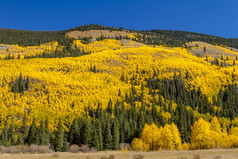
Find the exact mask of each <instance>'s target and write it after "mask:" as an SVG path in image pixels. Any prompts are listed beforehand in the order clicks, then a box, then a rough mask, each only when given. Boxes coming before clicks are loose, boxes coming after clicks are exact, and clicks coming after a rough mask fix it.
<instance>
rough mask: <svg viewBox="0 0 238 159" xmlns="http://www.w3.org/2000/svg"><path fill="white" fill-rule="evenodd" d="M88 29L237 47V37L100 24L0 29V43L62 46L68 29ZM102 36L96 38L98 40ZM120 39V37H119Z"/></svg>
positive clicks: (159, 41)
mask: <svg viewBox="0 0 238 159" xmlns="http://www.w3.org/2000/svg"><path fill="white" fill-rule="evenodd" d="M74 30H78V31H88V30H110V31H127V32H134V33H139V34H138V36H137V39H133V40H135V41H138V42H142V43H145V44H149V45H164V46H169V47H187V46H186V45H185V44H186V43H187V42H191V41H203V42H207V43H210V44H214V45H216V44H217V45H226V46H229V47H234V48H238V39H232V38H222V37H217V36H211V35H206V34H199V33H193V32H186V31H172V30H149V31H135V30H128V29H127V30H126V29H124V28H122V27H120V28H115V27H106V26H102V25H93V24H92V25H82V26H79V27H75V28H71V29H69V30H63V31H26V30H13V29H0V43H1V44H18V45H21V46H35V45H36V46H37V45H40V44H44V43H48V42H52V41H58V42H59V44H60V45H62V46H68V45H69V43H72V41H73V39H71V38H68V37H66V36H65V34H66V33H67V32H69V31H74ZM100 39H102V38H98V39H97V40H100ZM119 39H120V37H119ZM82 40H83V41H84V42H85V43H87V42H90V39H89V38H84V39H82Z"/></svg>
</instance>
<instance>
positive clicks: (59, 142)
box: [54, 120, 64, 152]
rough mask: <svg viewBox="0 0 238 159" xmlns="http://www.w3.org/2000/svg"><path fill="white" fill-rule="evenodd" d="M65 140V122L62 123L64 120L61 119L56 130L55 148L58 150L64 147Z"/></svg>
mask: <svg viewBox="0 0 238 159" xmlns="http://www.w3.org/2000/svg"><path fill="white" fill-rule="evenodd" d="M63 140H64V130H63V124H62V121H61V120H59V123H58V127H57V131H56V132H55V137H54V150H55V151H56V152H58V151H61V149H62V147H63Z"/></svg>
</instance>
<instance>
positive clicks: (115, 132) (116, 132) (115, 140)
mask: <svg viewBox="0 0 238 159" xmlns="http://www.w3.org/2000/svg"><path fill="white" fill-rule="evenodd" d="M112 141H113V144H112V148H113V149H114V150H117V149H118V148H119V141H120V132H119V127H118V121H117V120H114V122H113V126H112Z"/></svg>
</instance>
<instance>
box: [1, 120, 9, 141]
mask: <svg viewBox="0 0 238 159" xmlns="http://www.w3.org/2000/svg"><path fill="white" fill-rule="evenodd" d="M1 145H3V146H8V135H7V123H6V122H5V124H4V128H3V130H2V134H1Z"/></svg>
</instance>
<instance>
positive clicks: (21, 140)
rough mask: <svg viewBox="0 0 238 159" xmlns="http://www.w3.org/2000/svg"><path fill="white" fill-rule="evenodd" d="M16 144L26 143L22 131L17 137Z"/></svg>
mask: <svg viewBox="0 0 238 159" xmlns="http://www.w3.org/2000/svg"><path fill="white" fill-rule="evenodd" d="M16 145H24V141H23V137H22V133H19V134H18V138H17V143H16Z"/></svg>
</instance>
